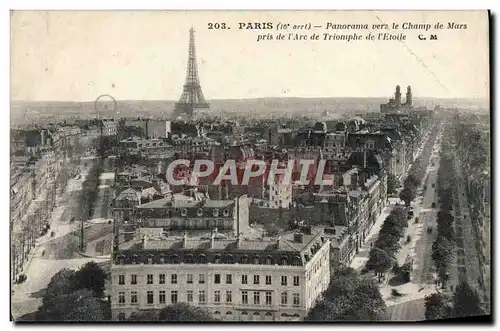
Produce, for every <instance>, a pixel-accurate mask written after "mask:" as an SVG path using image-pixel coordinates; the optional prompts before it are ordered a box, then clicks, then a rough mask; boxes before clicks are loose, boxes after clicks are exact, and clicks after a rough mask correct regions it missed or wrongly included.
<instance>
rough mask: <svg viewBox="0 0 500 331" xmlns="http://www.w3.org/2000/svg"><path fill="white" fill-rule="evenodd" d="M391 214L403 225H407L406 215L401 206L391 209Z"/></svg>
mask: <svg viewBox="0 0 500 331" xmlns="http://www.w3.org/2000/svg"><path fill="white" fill-rule="evenodd" d="M391 215H393V216H394V217H396V218H397V219H398V220H399V222H400V223H401V224H402V225H403V226H404V227H407V226H408V215H407V212H406V210H405V209H404V208H403V207H396V208H394V209H393V210H392V211H391Z"/></svg>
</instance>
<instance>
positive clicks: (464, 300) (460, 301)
mask: <svg viewBox="0 0 500 331" xmlns="http://www.w3.org/2000/svg"><path fill="white" fill-rule="evenodd" d="M483 314H484V312H483V310H482V309H481V301H480V299H479V295H478V294H477V292H476V291H474V290H473V289H472V288H471V287H470V286H469V284H467V283H466V282H463V283H461V284H460V285H458V286H457V288H456V290H455V293H454V294H453V315H454V316H455V317H469V316H478V315H483Z"/></svg>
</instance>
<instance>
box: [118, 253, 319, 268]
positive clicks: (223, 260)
mask: <svg viewBox="0 0 500 331" xmlns="http://www.w3.org/2000/svg"><path fill="white" fill-rule="evenodd" d="M311 254H312V255H314V253H311ZM307 256H308V258H309V255H307ZM153 257H154V256H153V255H152V254H150V255H149V256H148V257H147V260H143V259H142V258H141V257H139V256H137V255H135V256H131V257H128V258H126V257H125V256H124V255H119V256H117V263H118V264H123V263H125V260H127V259H128V260H129V261H130V263H132V264H139V263H147V264H154V263H159V264H164V263H172V264H177V263H180V262H181V258H180V257H179V255H177V254H173V255H172V256H169V257H165V255H160V258H159V261H158V260H154V259H153ZM182 262H184V263H188V264H205V263H208V262H212V263H216V264H233V263H235V262H236V263H241V264H265V265H273V264H278V263H279V264H280V265H284V266H286V265H291V266H301V265H302V259H301V258H300V256H298V255H297V256H294V257H293V258H292V261H291V264H290V262H289V258H288V257H286V256H284V257H282V258H281V259H273V258H272V257H271V256H266V257H265V258H264V259H262V258H261V257H260V256H258V255H257V256H253V257H249V256H248V255H244V256H242V257H241V258H239V259H237V258H235V257H234V256H233V255H232V254H227V255H225V256H221V255H220V254H216V255H215V257H214V258H213V260H211V261H209V259H207V257H206V255H205V254H200V255H197V256H195V255H194V254H186V255H185V256H184V259H183V260H182Z"/></svg>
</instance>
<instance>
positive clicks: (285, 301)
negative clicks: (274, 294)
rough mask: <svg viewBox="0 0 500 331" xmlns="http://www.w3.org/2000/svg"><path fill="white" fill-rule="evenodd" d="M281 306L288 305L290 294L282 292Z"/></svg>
mask: <svg viewBox="0 0 500 331" xmlns="http://www.w3.org/2000/svg"><path fill="white" fill-rule="evenodd" d="M281 304H282V305H283V306H286V305H287V304H288V293H286V292H281Z"/></svg>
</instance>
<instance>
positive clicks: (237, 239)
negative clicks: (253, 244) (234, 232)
mask: <svg viewBox="0 0 500 331" xmlns="http://www.w3.org/2000/svg"><path fill="white" fill-rule="evenodd" d="M240 245H241V233H238V236H237V237H236V248H240Z"/></svg>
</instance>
